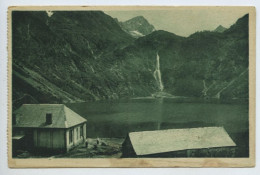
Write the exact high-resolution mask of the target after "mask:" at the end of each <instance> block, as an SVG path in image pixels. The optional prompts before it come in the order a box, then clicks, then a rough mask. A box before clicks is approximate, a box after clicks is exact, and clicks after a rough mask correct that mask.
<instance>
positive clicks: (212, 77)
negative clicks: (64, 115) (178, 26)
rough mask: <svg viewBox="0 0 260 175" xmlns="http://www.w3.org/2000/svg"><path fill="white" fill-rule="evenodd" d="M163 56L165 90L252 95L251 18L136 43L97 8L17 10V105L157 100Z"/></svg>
mask: <svg viewBox="0 0 260 175" xmlns="http://www.w3.org/2000/svg"><path fill="white" fill-rule="evenodd" d="M89 24H91V25H89ZM101 24H102V25H101ZM234 51H235V52H234ZM157 53H158V54H159V56H160V68H161V73H162V81H163V84H164V87H165V92H166V93H170V94H172V95H175V96H187V97H212V98H213V97H214V98H215V97H216V95H217V94H218V93H219V92H220V91H221V93H220V94H219V98H248V71H247V72H246V73H244V74H242V75H241V73H242V72H244V71H245V70H246V69H247V68H248V15H245V16H243V17H242V18H239V19H238V20H237V22H236V23H235V24H234V25H232V26H231V27H230V28H229V29H227V30H225V31H224V32H222V33H219V32H210V31H205V32H196V33H194V34H192V35H190V36H189V37H181V36H178V35H175V34H173V33H170V32H167V31H163V30H158V31H153V32H152V33H149V34H147V35H146V36H143V37H139V38H137V39H136V38H133V37H132V36H131V35H129V34H127V33H126V32H125V31H123V30H122V29H121V27H120V26H119V24H118V23H117V22H116V20H115V19H113V18H112V17H110V16H108V15H106V14H104V13H103V12H96V11H93V12H91V13H90V12H80V13H79V12H74V13H71V12H70V13H68V12H54V13H53V14H52V15H51V17H48V15H47V14H46V13H45V12H40V13H39V12H15V13H13V74H12V81H13V93H12V94H13V97H12V98H13V101H15V106H18V104H22V103H35V102H39V103H66V102H80V101H91V100H103V99H119V98H131V97H140V96H150V95H151V94H154V93H155V92H157V91H158V87H157V85H156V82H155V79H154V77H153V73H154V71H155V65H156V55H157ZM237 77H239V78H237ZM234 80H235V81H234ZM232 81H234V82H232ZM230 82H232V83H231V84H230ZM229 84H230V85H229ZM227 86H228V87H227ZM225 87H227V88H225ZM222 89H224V90H222Z"/></svg>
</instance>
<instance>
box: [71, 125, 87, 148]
mask: <svg viewBox="0 0 260 175" xmlns="http://www.w3.org/2000/svg"><path fill="white" fill-rule="evenodd" d="M80 126H83V137H80ZM70 130H72V131H73V141H72V142H71V143H70V140H69V132H70ZM85 140H86V123H84V124H81V125H77V126H75V127H73V128H70V129H67V130H66V144H67V151H69V150H70V149H71V148H73V147H74V146H77V145H78V144H80V143H82V142H84V141H85Z"/></svg>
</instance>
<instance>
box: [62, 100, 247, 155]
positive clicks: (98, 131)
mask: <svg viewBox="0 0 260 175" xmlns="http://www.w3.org/2000/svg"><path fill="white" fill-rule="evenodd" d="M66 105H67V106H68V107H70V108H71V109H72V110H74V111H75V112H77V113H78V114H80V115H81V116H83V117H85V118H86V119H87V120H88V122H87V137H90V138H95V137H100V138H102V137H103V138H104V137H107V138H109V137H110V138H112V137H113V138H124V137H126V135H127V133H128V132H131V131H145V130H160V129H173V128H195V127H206V126H223V127H224V128H225V129H226V131H227V133H228V134H229V135H230V137H231V138H232V139H233V141H234V142H235V143H236V144H237V146H238V151H237V154H236V157H248V154H249V153H248V143H249V141H248V138H249V136H248V133H249V132H248V126H249V125H248V103H247V101H246V102H241V101H228V102H227V101H226V102H221V101H220V100H217V99H212V100H204V99H192V98H173V99H167V98H157V99H154V98H147V99H142V98H141V99H131V100H114V101H97V102H85V103H70V104H66Z"/></svg>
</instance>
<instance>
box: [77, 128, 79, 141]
mask: <svg viewBox="0 0 260 175" xmlns="http://www.w3.org/2000/svg"><path fill="white" fill-rule="evenodd" d="M78 139H79V128H77V140H78Z"/></svg>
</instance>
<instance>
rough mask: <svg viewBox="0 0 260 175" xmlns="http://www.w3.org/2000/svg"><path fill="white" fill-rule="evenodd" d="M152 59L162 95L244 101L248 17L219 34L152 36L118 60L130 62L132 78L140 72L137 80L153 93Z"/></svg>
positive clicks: (141, 40) (134, 45)
mask: <svg viewBox="0 0 260 175" xmlns="http://www.w3.org/2000/svg"><path fill="white" fill-rule="evenodd" d="M157 54H158V55H159V57H160V69H161V79H162V82H163V84H164V91H165V92H167V93H170V94H173V95H176V96H186V97H187V96H188V97H215V98H248V15H245V16H244V17H242V18H240V19H239V20H238V21H237V22H236V23H235V24H234V25H232V26H231V27H230V28H229V29H227V30H226V31H224V32H223V33H218V32H210V31H204V32H197V33H194V34H192V35H190V36H189V37H187V38H184V37H180V36H177V35H174V34H172V33H169V32H166V31H155V32H153V33H151V34H149V35H147V36H145V37H141V38H139V39H137V40H136V41H135V42H134V43H133V44H131V45H130V46H128V47H126V48H124V49H123V50H122V51H121V53H120V54H119V55H120V57H119V58H118V59H125V60H127V61H128V60H131V61H128V64H127V66H129V67H138V66H140V68H139V69H137V70H136V72H135V74H138V73H140V70H143V72H141V75H146V76H145V77H143V78H142V76H141V77H139V78H138V80H139V81H140V82H150V87H154V88H156V82H155V79H154V77H153V72H154V70H155V66H156V57H157ZM137 63H138V65H137ZM141 66H142V68H141ZM145 70H146V71H145ZM132 71H133V70H132ZM140 78H141V79H140ZM157 89H158V87H157Z"/></svg>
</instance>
